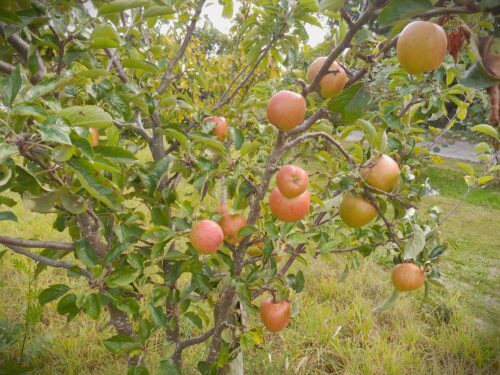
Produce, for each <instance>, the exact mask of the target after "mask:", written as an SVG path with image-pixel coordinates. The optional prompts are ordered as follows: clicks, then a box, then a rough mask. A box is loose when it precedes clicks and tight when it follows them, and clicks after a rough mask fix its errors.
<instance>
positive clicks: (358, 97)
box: [328, 82, 370, 123]
mask: <svg viewBox="0 0 500 375" xmlns="http://www.w3.org/2000/svg"><path fill="white" fill-rule="evenodd" d="M369 102H370V94H369V93H368V91H366V88H365V85H364V84H363V83H361V82H358V83H356V84H354V85H352V86H351V87H349V88H347V89H346V90H344V91H342V92H341V93H340V94H339V95H338V96H336V97H334V98H333V99H332V101H330V103H329V105H328V107H329V108H330V110H332V111H335V112H339V113H340V116H341V118H342V121H343V122H346V123H351V122H354V121H356V120H357V119H358V118H360V117H361V115H362V114H363V112H364V111H365V110H366V108H367V105H368V103H369Z"/></svg>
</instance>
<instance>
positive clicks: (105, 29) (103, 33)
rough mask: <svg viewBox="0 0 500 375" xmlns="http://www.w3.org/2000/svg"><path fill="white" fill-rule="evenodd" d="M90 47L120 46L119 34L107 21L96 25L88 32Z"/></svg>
mask: <svg viewBox="0 0 500 375" xmlns="http://www.w3.org/2000/svg"><path fill="white" fill-rule="evenodd" d="M90 40H91V43H90V48H94V49H98V48H118V47H120V35H118V33H117V32H116V30H115V28H114V27H113V26H111V25H110V24H109V23H102V24H100V25H97V26H96V28H95V29H94V30H92V34H90Z"/></svg>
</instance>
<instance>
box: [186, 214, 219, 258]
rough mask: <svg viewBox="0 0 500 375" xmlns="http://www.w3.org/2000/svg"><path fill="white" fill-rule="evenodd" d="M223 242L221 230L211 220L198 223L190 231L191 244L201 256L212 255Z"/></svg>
mask: <svg viewBox="0 0 500 375" xmlns="http://www.w3.org/2000/svg"><path fill="white" fill-rule="evenodd" d="M223 241H224V232H222V228H221V227H220V226H219V224H217V223H216V222H215V221H213V220H208V219H205V220H201V221H198V222H197V223H196V224H195V225H193V228H192V230H191V244H192V245H193V247H194V248H195V249H196V250H198V251H199V252H200V253H203V254H214V253H216V252H217V249H218V248H219V247H220V245H221V244H222V242H223Z"/></svg>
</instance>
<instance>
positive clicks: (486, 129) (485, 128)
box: [470, 124, 498, 140]
mask: <svg viewBox="0 0 500 375" xmlns="http://www.w3.org/2000/svg"><path fill="white" fill-rule="evenodd" d="M470 130H472V131H473V132H481V133H484V134H486V135H489V136H491V137H493V138H495V139H497V140H498V130H496V129H495V128H494V127H493V126H491V125H487V124H479V125H476V126H473V127H472V128H470Z"/></svg>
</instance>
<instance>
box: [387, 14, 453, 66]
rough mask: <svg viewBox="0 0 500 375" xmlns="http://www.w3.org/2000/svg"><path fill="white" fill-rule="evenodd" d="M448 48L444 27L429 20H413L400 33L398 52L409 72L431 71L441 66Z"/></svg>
mask: <svg viewBox="0 0 500 375" xmlns="http://www.w3.org/2000/svg"><path fill="white" fill-rule="evenodd" d="M447 50H448V38H447V37H446V33H445V31H444V30H443V28H442V27H441V26H439V25H436V24H433V23H432V22H427V21H413V22H410V23H409V24H408V25H406V26H405V28H404V29H403V31H401V33H400V34H399V37H398V42H397V44H396V52H397V55H398V59H399V63H400V64H401V66H402V67H403V69H404V70H406V71H407V72H408V73H412V74H417V73H425V72H430V71H433V70H435V69H437V68H438V67H439V65H441V63H442V62H443V59H444V56H445V55H446V52H447Z"/></svg>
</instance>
